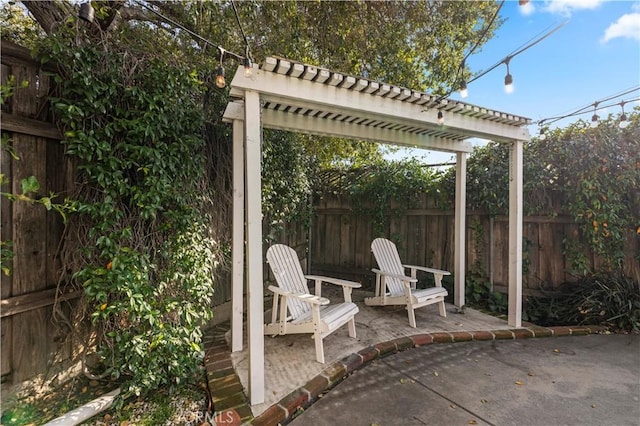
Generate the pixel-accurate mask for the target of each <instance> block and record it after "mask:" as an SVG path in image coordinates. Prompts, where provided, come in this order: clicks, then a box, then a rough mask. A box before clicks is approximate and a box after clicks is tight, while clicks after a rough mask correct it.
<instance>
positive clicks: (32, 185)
mask: <svg viewBox="0 0 640 426" xmlns="http://www.w3.org/2000/svg"><path fill="white" fill-rule="evenodd" d="M20 186H21V187H22V194H23V195H26V194H30V193H32V192H37V191H38V190H39V189H40V182H38V179H36V177H35V176H29V177H28V178H26V179H22V180H21V181H20Z"/></svg>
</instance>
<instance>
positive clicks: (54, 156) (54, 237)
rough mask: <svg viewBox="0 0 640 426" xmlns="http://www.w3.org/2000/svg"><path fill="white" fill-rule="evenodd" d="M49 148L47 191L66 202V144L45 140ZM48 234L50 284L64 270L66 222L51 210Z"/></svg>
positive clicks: (53, 283) (53, 282)
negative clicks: (62, 257)
mask: <svg viewBox="0 0 640 426" xmlns="http://www.w3.org/2000/svg"><path fill="white" fill-rule="evenodd" d="M44 143H45V144H46V149H47V157H46V161H47V162H46V175H47V180H46V182H45V185H44V186H45V187H44V191H45V193H52V192H53V193H55V194H58V196H57V197H56V198H55V199H54V200H53V202H55V203H62V202H64V198H65V196H64V192H65V191H66V167H65V166H66V162H65V150H64V146H63V145H62V144H60V143H57V142H53V141H45V142H44ZM46 225H47V234H46V238H47V241H46V253H47V263H46V282H47V284H48V285H55V284H57V282H58V279H59V277H60V276H61V272H62V260H61V258H60V253H59V249H60V242H61V240H62V236H63V232H64V222H63V218H62V216H61V215H59V214H57V213H55V212H54V211H50V212H48V213H47V224H46Z"/></svg>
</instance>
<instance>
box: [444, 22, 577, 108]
mask: <svg viewBox="0 0 640 426" xmlns="http://www.w3.org/2000/svg"><path fill="white" fill-rule="evenodd" d="M568 22H569V21H565V22H563V23H562V24H560V25H558V26H557V27H555V28H553V29H551V30H550V31H547V32H546V33H545V34H543V35H542V36H540V37H538V38H537V39H535V40H533V41H531V42H529V43H528V44H527V45H525V46H524V47H522V48H520V49H518V50H516V51H514V52H513V53H510V54H509V55H507V56H506V57H505V58H503V59H501V60H500V61H499V62H497V63H495V64H494V65H492V66H491V67H489V68H487V69H486V70H484V71H482V72H481V73H479V74H478V75H476V76H475V77H473V78H472V79H471V80H469V81H467V82H466V83H467V84H471V83H473V82H474V81H476V80H478V79H479V78H481V77H484V76H485V75H486V74H488V73H490V72H491V71H493V70H494V69H496V68H497V67H499V66H500V65H502V64H505V65H506V66H507V75H506V76H505V77H504V84H505V91H507V93H511V92H512V91H513V76H512V75H511V74H510V73H509V62H510V61H511V59H513V58H514V57H516V56H517V55H519V54H521V53H522V52H524V51H525V50H527V49H529V48H531V47H533V46H535V45H536V44H538V43H540V42H541V41H542V40H544V39H545V38H547V37H549V36H550V35H551V34H553V33H555V32H556V31H558V30H559V29H560V28H562V27H564V26H565V25H567V23H568ZM447 96H448V95H447Z"/></svg>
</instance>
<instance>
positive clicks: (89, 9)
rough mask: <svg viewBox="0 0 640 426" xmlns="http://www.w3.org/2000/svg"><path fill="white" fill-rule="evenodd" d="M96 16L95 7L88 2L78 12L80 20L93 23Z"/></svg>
mask: <svg viewBox="0 0 640 426" xmlns="http://www.w3.org/2000/svg"><path fill="white" fill-rule="evenodd" d="M94 16H95V11H94V10H93V6H91V2H89V1H88V2H85V3H82V4H81V5H80V11H79V12H78V17H79V18H80V19H82V20H84V21H87V22H89V23H93V18H94Z"/></svg>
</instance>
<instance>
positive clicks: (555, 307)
mask: <svg viewBox="0 0 640 426" xmlns="http://www.w3.org/2000/svg"><path fill="white" fill-rule="evenodd" d="M525 311H526V312H527V316H528V318H529V319H530V320H532V321H535V322H536V323H538V324H540V325H605V326H610V327H612V328H614V329H616V330H624V331H632V332H637V331H640V280H639V279H638V278H636V279H635V280H634V279H632V278H630V277H627V276H625V275H623V274H622V273H613V274H611V273H610V274H593V275H590V276H586V277H583V278H581V279H580V280H578V281H576V282H571V283H565V284H563V285H562V286H561V287H560V290H559V292H558V294H556V295H554V296H551V297H545V298H530V299H529V300H528V301H527V305H526V306H525Z"/></svg>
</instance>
